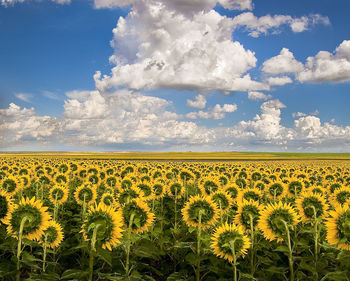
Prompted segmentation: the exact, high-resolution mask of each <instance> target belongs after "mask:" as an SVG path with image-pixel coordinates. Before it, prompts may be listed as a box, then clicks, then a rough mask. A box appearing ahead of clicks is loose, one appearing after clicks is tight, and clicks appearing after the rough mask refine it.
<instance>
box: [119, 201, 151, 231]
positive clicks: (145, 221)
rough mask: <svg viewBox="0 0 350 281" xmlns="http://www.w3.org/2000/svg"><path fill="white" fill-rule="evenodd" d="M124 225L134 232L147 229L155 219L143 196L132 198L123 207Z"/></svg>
mask: <svg viewBox="0 0 350 281" xmlns="http://www.w3.org/2000/svg"><path fill="white" fill-rule="evenodd" d="M122 216H123V221H124V226H125V227H126V228H129V227H130V228H131V231H132V232H134V233H142V232H144V231H146V230H147V229H148V228H149V227H150V226H151V225H152V224H153V221H154V214H153V213H152V212H151V210H150V208H149V207H148V205H147V203H146V202H145V201H144V200H142V199H141V198H137V199H135V200H131V201H129V202H128V203H126V204H125V205H124V206H123V207H122Z"/></svg>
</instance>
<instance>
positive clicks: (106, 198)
mask: <svg viewBox="0 0 350 281" xmlns="http://www.w3.org/2000/svg"><path fill="white" fill-rule="evenodd" d="M100 202H101V204H103V205H105V206H107V207H108V206H113V205H114V204H115V199H114V196H113V194H112V193H104V194H103V195H102V197H101V201H100Z"/></svg>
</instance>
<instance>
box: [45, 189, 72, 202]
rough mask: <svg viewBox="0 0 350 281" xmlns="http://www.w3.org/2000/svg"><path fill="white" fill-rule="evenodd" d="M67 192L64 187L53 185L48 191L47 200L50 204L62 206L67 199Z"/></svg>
mask: <svg viewBox="0 0 350 281" xmlns="http://www.w3.org/2000/svg"><path fill="white" fill-rule="evenodd" d="M68 193H69V190H68V188H66V187H65V186H62V185H55V186H54V187H52V188H51V189H50V194H49V198H50V201H51V203H52V204H55V203H57V204H62V203H64V202H66V201H67V199H68Z"/></svg>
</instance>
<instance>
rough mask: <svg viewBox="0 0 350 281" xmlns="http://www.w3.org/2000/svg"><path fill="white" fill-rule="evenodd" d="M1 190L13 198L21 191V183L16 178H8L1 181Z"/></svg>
mask: <svg viewBox="0 0 350 281" xmlns="http://www.w3.org/2000/svg"><path fill="white" fill-rule="evenodd" d="M0 189H2V190H3V191H5V192H6V193H7V194H8V195H10V196H13V195H15V194H16V192H17V191H18V190H19V189H20V182H19V180H18V179H17V178H16V177H13V176H8V177H5V178H4V179H2V180H1V186H0Z"/></svg>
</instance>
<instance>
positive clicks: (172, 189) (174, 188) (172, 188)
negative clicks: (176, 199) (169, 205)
mask: <svg viewBox="0 0 350 281" xmlns="http://www.w3.org/2000/svg"><path fill="white" fill-rule="evenodd" d="M181 188H182V186H181V184H179V183H174V184H172V185H171V186H170V192H171V194H172V195H173V196H175V195H179V194H180V193H181Z"/></svg>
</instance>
